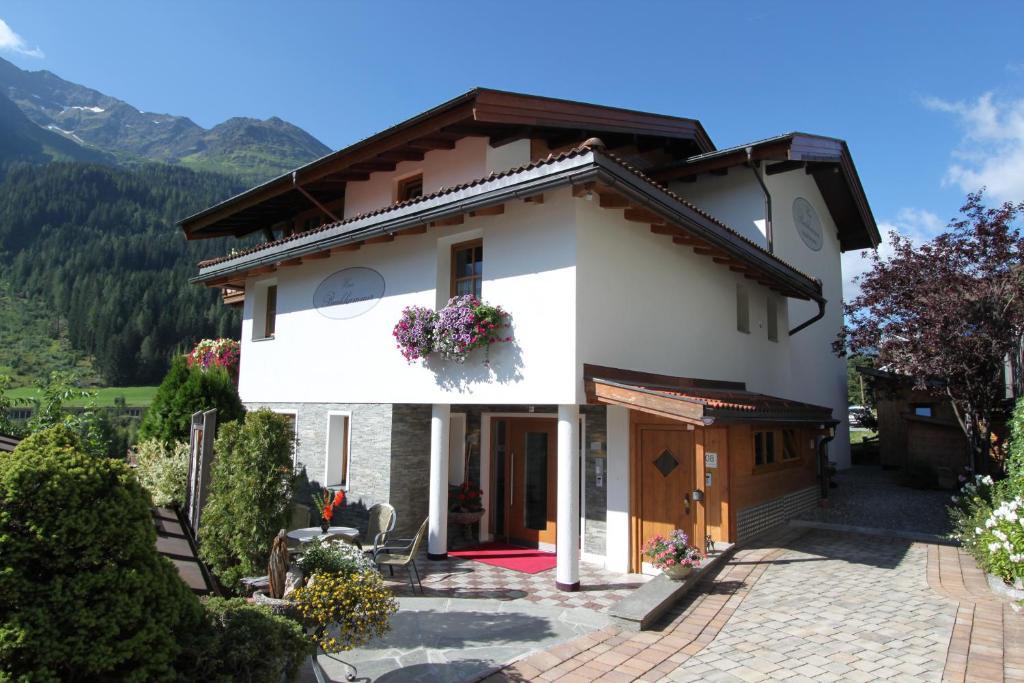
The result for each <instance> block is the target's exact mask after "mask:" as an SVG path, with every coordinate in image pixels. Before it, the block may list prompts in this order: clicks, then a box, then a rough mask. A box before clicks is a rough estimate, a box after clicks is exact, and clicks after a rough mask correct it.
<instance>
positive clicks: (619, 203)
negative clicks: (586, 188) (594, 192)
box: [598, 192, 629, 209]
mask: <svg viewBox="0 0 1024 683" xmlns="http://www.w3.org/2000/svg"><path fill="white" fill-rule="evenodd" d="M598 196H599V197H600V202H599V204H600V206H601V208H602V209H624V208H626V207H627V206H629V200H628V199H626V198H625V197H623V196H622V195H620V194H616V193H614V192H603V193H600V194H599V195H598Z"/></svg>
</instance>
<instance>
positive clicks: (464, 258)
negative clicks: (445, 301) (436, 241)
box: [450, 240, 484, 299]
mask: <svg viewBox="0 0 1024 683" xmlns="http://www.w3.org/2000/svg"><path fill="white" fill-rule="evenodd" d="M483 281H484V243H483V240H473V241H471V242H460V243H459V244H453V245H452V285H451V290H450V291H451V295H452V296H463V295H465V294H472V295H474V296H475V297H476V298H478V299H479V298H481V294H480V291H481V289H482V285H483Z"/></svg>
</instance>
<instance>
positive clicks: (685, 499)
mask: <svg viewBox="0 0 1024 683" xmlns="http://www.w3.org/2000/svg"><path fill="white" fill-rule="evenodd" d="M683 507H684V508H685V509H686V514H690V494H689V493H687V494H686V495H685V496H683Z"/></svg>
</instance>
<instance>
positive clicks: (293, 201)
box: [179, 88, 715, 239]
mask: <svg viewBox="0 0 1024 683" xmlns="http://www.w3.org/2000/svg"><path fill="white" fill-rule="evenodd" d="M471 136H480V137H487V138H488V139H489V142H490V144H491V145H492V146H495V147H498V146H500V145H503V144H507V143H509V142H512V141H514V140H517V139H526V138H530V139H543V140H545V141H546V142H547V144H548V145H549V147H550V148H552V149H556V148H559V147H564V146H565V145H567V144H573V143H576V144H578V143H580V142H582V141H583V140H585V139H587V138H589V137H594V136H600V137H601V138H602V139H603V140H604V141H605V144H606V145H607V146H608V147H609V148H610V149H615V148H617V147H626V146H631V145H632V146H636V147H637V148H638V149H640V150H644V149H655V148H658V149H664V150H666V151H668V152H669V153H670V154H671V155H672V156H674V157H677V158H684V157H686V156H691V155H693V154H697V153H701V152H707V151H709V150H713V149H714V148H715V147H714V144H713V143H712V142H711V139H710V138H709V137H708V135H707V133H706V132H705V131H704V128H703V126H701V124H700V122H699V121H696V120H694V119H687V118H679V117H673V116H665V115H661V114H652V113H646V112H638V111H633V110H629V109H620V108H616V107H604V106H599V105H594V104H586V103H583V102H573V101H569V100H560V99H554V98H549V97H538V96H534V95H524V94H519V93H511V92H503V91H498V90H490V89H486V88H475V89H473V90H471V91H469V92H467V93H465V94H463V95H460V96H459V97H456V98H454V99H452V100H449V101H448V102H445V103H444V104H441V105H439V106H437V107H434V108H433V109H430V110H428V111H426V112H423V113H422V114H419V115H417V116H414V117H413V118H411V119H408V120H406V121H403V122H402V123H399V124H398V125H396V126H393V127H391V128H388V129H387V130H384V131H382V132H380V133H377V134H376V135H372V136H370V137H368V138H366V139H365V140H362V141H360V142H357V143H355V144H353V145H351V146H349V147H346V148H344V149H342V150H339V151H337V152H333V153H331V154H328V155H327V156H325V157H323V158H321V159H317V160H316V161H313V162H310V163H308V164H306V165H305V166H302V167H301V168H298V169H296V170H295V171H293V172H290V173H286V174H284V175H281V176H279V177H277V178H274V179H273V180H270V181H268V182H266V183H263V184H262V185H259V186H257V187H254V188H252V189H250V190H248V191H246V192H243V193H241V194H239V195H236V196H234V197H232V198H230V199H228V200H226V201H224V202H221V203H219V204H217V205H215V206H213V207H210V208H208V209H205V210H203V211H200V212H199V213H196V214H194V215H192V216H189V217H188V218H185V219H184V220H182V221H181V222H180V223H179V225H180V226H181V228H182V230H183V231H184V232H185V236H186V237H187V238H188V239H203V238H208V237H218V236H224V235H235V236H242V235H246V234H249V233H252V232H255V231H258V230H263V229H266V228H270V227H271V226H273V225H276V224H278V223H280V222H282V221H287V220H291V219H292V218H294V217H295V216H296V214H298V213H300V212H303V211H306V210H309V209H313V208H320V207H323V206H328V207H329V206H331V205H332V204H335V205H336V203H337V202H338V200H339V199H340V198H342V197H343V196H344V188H345V185H346V183H348V182H350V181H361V180H367V179H369V177H370V174H371V173H374V172H377V171H393V170H394V169H395V168H396V166H397V164H398V163H400V162H402V161H417V160H422V159H423V157H424V155H425V154H426V153H427V152H429V151H431V150H435V149H453V148H454V147H455V142H456V141H457V140H458V139H460V138H463V137H471Z"/></svg>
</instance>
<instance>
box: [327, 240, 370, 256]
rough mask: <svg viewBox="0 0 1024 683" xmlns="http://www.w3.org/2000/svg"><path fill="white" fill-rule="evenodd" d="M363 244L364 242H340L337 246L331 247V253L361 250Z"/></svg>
mask: <svg viewBox="0 0 1024 683" xmlns="http://www.w3.org/2000/svg"><path fill="white" fill-rule="evenodd" d="M361 246H363V243H362V242H350V243H349V244H339V245H338V246H336V247H331V253H332V254H337V253H340V252H343V251H359V247H361Z"/></svg>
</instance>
